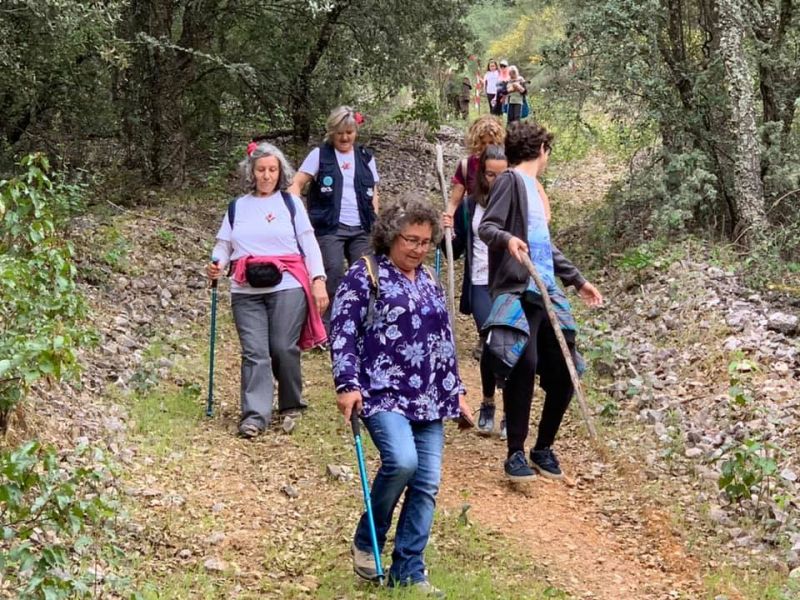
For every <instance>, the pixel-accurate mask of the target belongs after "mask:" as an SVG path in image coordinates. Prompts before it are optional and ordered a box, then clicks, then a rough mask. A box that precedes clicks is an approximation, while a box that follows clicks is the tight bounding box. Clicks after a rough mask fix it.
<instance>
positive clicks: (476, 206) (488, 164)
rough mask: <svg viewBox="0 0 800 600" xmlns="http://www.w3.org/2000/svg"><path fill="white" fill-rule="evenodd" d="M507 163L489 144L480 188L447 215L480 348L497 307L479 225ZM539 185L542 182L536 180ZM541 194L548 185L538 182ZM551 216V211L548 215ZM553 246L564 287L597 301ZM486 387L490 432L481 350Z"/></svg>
mask: <svg viewBox="0 0 800 600" xmlns="http://www.w3.org/2000/svg"><path fill="white" fill-rule="evenodd" d="M507 167H508V160H507V159H506V154H505V149H504V148H503V147H502V146H496V145H490V146H487V147H486V149H485V150H484V151H483V152H482V153H481V156H480V160H479V162H478V174H477V177H476V184H475V190H474V191H473V193H472V194H470V195H469V196H468V197H467V198H466V199H465V200H464V201H463V202H462V203H461V204H460V205H459V207H458V210H456V214H455V218H452V217H450V216H449V215H448V214H447V213H445V214H443V215H442V224H443V225H444V226H445V227H454V237H453V254H454V255H455V258H458V257H459V256H461V255H462V254H463V255H464V278H463V283H462V287H461V302H460V304H459V311H460V312H461V313H463V314H466V315H472V317H473V319H474V320H475V326H476V327H477V329H478V333H479V335H480V339H481V342H480V347H481V350H483V343H484V340H485V336H486V333H485V332H484V331H483V326H484V324H485V323H486V319H487V318H488V316H489V312H490V311H491V308H492V296H491V294H490V292H489V249H488V247H487V246H486V244H485V243H483V241H482V240H481V239H480V237H479V236H478V227H479V226H480V222H481V219H482V218H483V215H484V212H485V210H486V206H487V205H488V203H489V195H490V190H491V189H492V185H493V184H494V182H495V180H496V179H497V177H498V176H499V175H500V174H501V173H503V172H504V171H505V170H506V168H507ZM537 183H538V181H537ZM537 189H538V190H539V193H540V195H541V196H542V198H544V197H545V194H544V189H543V188H541V187H538V186H537ZM546 217H547V219H548V220H549V215H546ZM552 248H553V268H554V271H555V274H556V276H558V278H559V279H561V281H562V282H563V284H564V285H565V286H570V285H574V286H575V289H577V290H581V292H579V293H581V294H582V295H583V297H586V298H591V299H594V298H595V297H596V294H598V295H599V292H597V290H596V288H595V287H594V286H593V285H592V284H591V283H589V282H588V281H586V279H584V278H583V276H582V275H581V273H580V271H578V269H577V268H576V267H575V265H573V264H572V263H571V262H570V261H569V260H568V259H567V258H566V257H565V256H564V255H563V254H562V253H561V251H560V250H559V249H558V248H556V246H555V245H553V246H552ZM478 360H479V361H480V375H481V391H482V393H483V399H482V400H481V405H480V409H479V416H478V433H479V434H481V435H490V434H492V432H493V431H494V421H495V390H496V387H497V386H496V378H495V374H494V372H493V370H492V365H491V361H490V360H489V354H488V353H484V352H483V351H481V352H480V356H479V357H478ZM499 433H500V439H503V440H504V439H506V418H505V416H504V417H503V419H502V421H501V422H500V430H499Z"/></svg>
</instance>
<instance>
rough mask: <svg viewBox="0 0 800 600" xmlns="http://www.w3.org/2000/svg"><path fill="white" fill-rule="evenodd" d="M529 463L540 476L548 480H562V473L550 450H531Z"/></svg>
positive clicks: (554, 454)
mask: <svg viewBox="0 0 800 600" xmlns="http://www.w3.org/2000/svg"><path fill="white" fill-rule="evenodd" d="M531 463H532V464H533V468H534V469H536V470H537V471H538V472H539V474H540V475H542V476H543V477H547V478H549V479H563V477H564V473H562V472H561V466H560V465H559V464H558V458H557V457H556V453H555V452H553V450H552V448H544V449H542V450H531Z"/></svg>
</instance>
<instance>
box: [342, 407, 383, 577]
mask: <svg viewBox="0 0 800 600" xmlns="http://www.w3.org/2000/svg"><path fill="white" fill-rule="evenodd" d="M350 425H352V427H353V439H354V440H355V443H356V457H357V458H358V475H359V477H361V492H362V493H363V494H364V509H365V510H366V512H367V522H368V523H369V537H370V539H371V540H372V555H373V556H374V557H375V571H376V572H377V573H378V581H379V582H380V583H381V584H383V565H381V551H380V548H378V532H377V531H375V519H374V518H373V516H372V501H371V500H370V497H369V480H368V479H367V467H366V465H365V463H364V447H363V446H362V445H361V423H360V422H359V420H358V415H357V414H356V411H355V407H354V410H353V412H352V413H350Z"/></svg>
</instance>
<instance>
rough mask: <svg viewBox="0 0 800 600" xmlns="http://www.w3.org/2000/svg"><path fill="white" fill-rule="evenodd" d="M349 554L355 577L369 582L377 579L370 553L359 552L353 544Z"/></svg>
mask: <svg viewBox="0 0 800 600" xmlns="http://www.w3.org/2000/svg"><path fill="white" fill-rule="evenodd" d="M350 554H351V555H352V556H353V570H354V571H355V572H356V575H358V576H359V577H362V578H364V579H367V580H369V581H374V580H375V579H377V578H378V569H377V567H376V566H375V557H374V556H373V555H372V552H366V551H364V550H361V549H360V548H359V547H358V546H356V544H355V542H353V543H352V544H351V545H350Z"/></svg>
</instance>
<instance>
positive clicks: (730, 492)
mask: <svg viewBox="0 0 800 600" xmlns="http://www.w3.org/2000/svg"><path fill="white" fill-rule="evenodd" d="M779 453H780V449H779V448H778V447H776V446H774V445H773V444H770V443H767V442H764V443H762V442H758V441H756V440H745V441H744V442H742V444H741V446H739V447H738V448H736V449H735V450H733V451H732V452H731V453H730V454H729V455H728V457H727V459H726V460H725V461H724V462H723V463H722V470H721V473H720V476H719V481H718V483H719V489H721V490H723V491H724V492H725V493H726V494H727V496H728V498H730V500H731V502H737V503H739V504H741V503H742V502H743V501H745V500H750V499H751V498H753V497H755V499H756V501H755V505H754V509H755V512H756V516H757V515H758V513H759V509H760V507H759V503H760V502H761V501H763V500H765V499H768V498H769V496H770V484H771V482H774V481H775V479H776V475H777V472H778V462H777V460H776V457H777V455H778V454H779Z"/></svg>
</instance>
